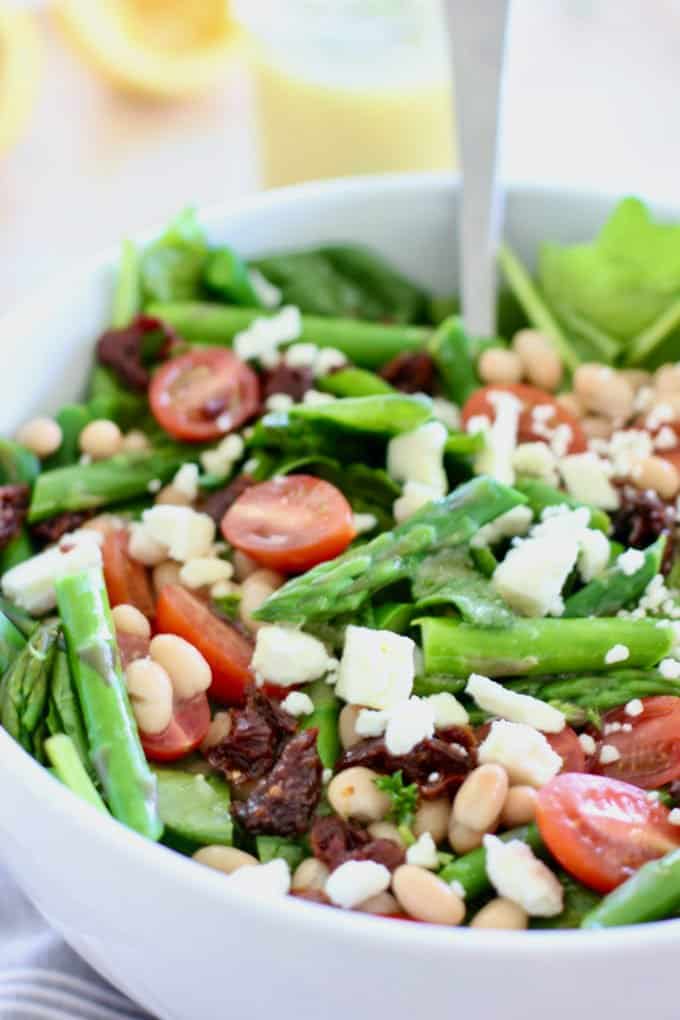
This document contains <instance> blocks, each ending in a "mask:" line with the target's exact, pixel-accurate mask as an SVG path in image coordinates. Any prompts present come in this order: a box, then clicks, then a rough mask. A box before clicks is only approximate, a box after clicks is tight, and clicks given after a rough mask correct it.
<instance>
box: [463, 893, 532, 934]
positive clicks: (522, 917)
mask: <svg viewBox="0 0 680 1020" xmlns="http://www.w3.org/2000/svg"><path fill="white" fill-rule="evenodd" d="M470 927H471V928H496V929H498V930H499V931H523V930H524V929H525V928H528V927H529V918H528V916H527V914H526V913H525V912H524V911H523V910H522V908H521V907H520V905H519V904H518V903H513V902H512V900H506V899H504V898H503V897H502V896H497V897H496V899H493V900H489V902H488V903H487V904H486V905H485V906H483V907H482V909H481V910H478V911H477V913H476V914H475V916H474V917H473V918H472V920H471V921H470Z"/></svg>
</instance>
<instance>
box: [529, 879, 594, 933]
mask: <svg viewBox="0 0 680 1020" xmlns="http://www.w3.org/2000/svg"><path fill="white" fill-rule="evenodd" d="M557 877H558V878H559V880H560V882H561V883H562V888H563V890H564V909H563V910H562V913H561V914H558V915H557V916H556V917H533V918H532V919H531V925H530V927H531V928H580V927H581V924H582V922H583V919H584V918H585V917H587V916H588V914H589V913H590V912H591V911H592V910H594V909H595V908H596V907H597V904H598V903H599V902H600V901H601V899H602V897H601V896H600V895H598V893H596V892H593V890H592V889H587V888H586V887H585V886H584V885H581V883H580V882H577V881H576V879H575V878H572V877H571V875H568V874H567V872H566V871H561V872H559V873H558V875H557Z"/></svg>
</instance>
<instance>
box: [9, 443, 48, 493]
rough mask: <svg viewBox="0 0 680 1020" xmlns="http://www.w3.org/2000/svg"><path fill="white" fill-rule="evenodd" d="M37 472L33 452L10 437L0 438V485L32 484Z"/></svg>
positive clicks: (38, 469)
mask: <svg viewBox="0 0 680 1020" xmlns="http://www.w3.org/2000/svg"><path fill="white" fill-rule="evenodd" d="M39 474H40V461H39V460H38V458H37V457H36V455H35V454H34V453H31V451H30V450H27V449H26V447H25V446H21V445H20V444H19V443H15V442H13V441H12V440H11V439H0V485H20V484H21V483H24V484H25V485H32V484H33V482H34V481H35V480H36V478H37V477H38V475H39Z"/></svg>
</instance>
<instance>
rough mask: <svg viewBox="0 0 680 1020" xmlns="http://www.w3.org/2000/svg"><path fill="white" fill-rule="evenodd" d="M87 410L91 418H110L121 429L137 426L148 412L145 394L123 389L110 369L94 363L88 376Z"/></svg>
mask: <svg viewBox="0 0 680 1020" xmlns="http://www.w3.org/2000/svg"><path fill="white" fill-rule="evenodd" d="M87 410H88V412H89V414H90V416H91V418H111V419H112V420H113V421H115V422H117V424H118V425H120V427H121V428H122V429H128V428H131V427H133V426H137V427H139V425H140V424H141V423H142V422H143V416H144V415H145V414H146V413H147V412H148V403H147V399H146V394H141V393H133V392H132V391H131V390H128V389H125V388H124V387H123V386H122V385H121V383H120V382H119V381H118V380H117V379H116V377H115V375H114V374H113V372H112V371H111V369H109V368H106V366H105V365H95V366H94V368H93V370H92V375H91V376H90V387H89V394H88V403H87Z"/></svg>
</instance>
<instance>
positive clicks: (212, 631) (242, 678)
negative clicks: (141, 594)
mask: <svg viewBox="0 0 680 1020" xmlns="http://www.w3.org/2000/svg"><path fill="white" fill-rule="evenodd" d="M156 629H157V631H158V632H159V633H160V634H178V635H179V636H180V637H183V638H184V639H185V640H186V641H189V642H190V643H191V644H192V645H194V646H195V647H196V648H198V650H199V652H201V654H202V655H203V656H204V657H205V658H206V659H207V661H208V663H209V665H210V668H211V670H212V675H213V679H212V685H211V687H210V694H211V695H212V697H214V698H216V699H217V700H218V701H224V702H227V703H228V704H240V703H241V702H242V701H243V698H244V694H245V688H246V685H247V684H249V683H252V680H253V677H252V674H251V672H250V660H251V658H252V655H253V647H252V645H251V643H250V642H249V641H247V640H246V638H244V637H243V635H242V634H240V633H239V631H238V630H236V628H235V627H232V626H231V625H230V624H228V623H227V622H226V621H224V620H220V619H218V617H217V616H215V615H214V614H213V613H211V611H210V609H209V608H208V607H207V605H206V604H205V603H204V602H201V600H200V599H198V598H196V596H195V595H192V594H191V593H190V592H188V591H187V590H186V589H185V588H181V587H180V586H179V585H177V584H169V585H166V587H165V588H163V590H162V591H161V593H160V595H159V596H158V605H157V607H156Z"/></svg>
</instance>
